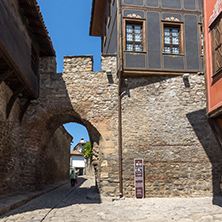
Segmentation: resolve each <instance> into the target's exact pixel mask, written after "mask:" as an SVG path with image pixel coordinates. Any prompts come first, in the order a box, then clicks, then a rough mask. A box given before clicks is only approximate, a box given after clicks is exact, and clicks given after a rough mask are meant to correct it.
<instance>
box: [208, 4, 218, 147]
mask: <svg viewBox="0 0 222 222" xmlns="http://www.w3.org/2000/svg"><path fill="white" fill-rule="evenodd" d="M204 29H205V35H204V37H205V52H206V67H205V73H206V82H207V102H208V103H207V115H208V120H209V123H210V125H211V127H212V130H213V132H214V134H215V136H216V138H217V140H218V142H219V143H220V145H222V119H221V113H222V94H221V86H222V81H221V75H222V46H221V45H222V1H220V0H213V1H204Z"/></svg>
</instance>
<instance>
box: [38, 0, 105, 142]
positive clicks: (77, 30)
mask: <svg viewBox="0 0 222 222" xmlns="http://www.w3.org/2000/svg"><path fill="white" fill-rule="evenodd" d="M37 2H38V4H39V6H40V11H41V13H42V16H43V19H44V22H45V25H46V27H47V29H48V31H49V36H50V37H51V40H52V43H53V46H54V48H55V51H56V57H57V59H56V61H57V72H59V73H60V72H62V71H63V57H64V56H67V55H93V57H94V71H99V70H100V56H101V43H100V38H99V37H92V36H89V25H90V16H91V6H92V0H78V1H77V0H37ZM65 128H66V129H67V130H68V132H69V133H70V134H71V135H72V136H73V137H74V141H73V146H75V145H76V144H77V143H78V142H80V139H81V137H83V138H84V139H85V141H89V136H88V132H87V130H86V128H85V127H84V126H81V125H79V124H74V123H69V124H65Z"/></svg>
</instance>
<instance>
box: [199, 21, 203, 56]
mask: <svg viewBox="0 0 222 222" xmlns="http://www.w3.org/2000/svg"><path fill="white" fill-rule="evenodd" d="M202 34H203V25H202V24H199V39H200V55H202V56H203V55H204V36H202ZM202 40H203V41H202Z"/></svg>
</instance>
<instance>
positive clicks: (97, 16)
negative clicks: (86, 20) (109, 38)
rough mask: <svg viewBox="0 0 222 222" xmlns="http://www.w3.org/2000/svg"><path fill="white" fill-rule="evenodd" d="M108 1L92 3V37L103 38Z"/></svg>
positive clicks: (90, 33) (90, 31)
mask: <svg viewBox="0 0 222 222" xmlns="http://www.w3.org/2000/svg"><path fill="white" fill-rule="evenodd" d="M106 2H107V0H103V1H99V0H93V1H92V10H91V19H90V29H89V35H90V36H102V25H103V18H104V14H105V8H106Z"/></svg>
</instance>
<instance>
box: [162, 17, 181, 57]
mask: <svg viewBox="0 0 222 222" xmlns="http://www.w3.org/2000/svg"><path fill="white" fill-rule="evenodd" d="M165 27H168V28H170V30H171V31H170V32H171V34H170V38H171V44H165V41H164V34H165V33H164V29H165ZM172 29H177V30H179V46H178V45H174V44H172ZM162 45H163V47H162V48H163V53H165V54H172V55H181V54H183V53H184V49H183V23H182V22H171V21H170V22H169V21H162ZM165 46H168V47H170V53H168V52H165ZM177 46H178V48H179V54H176V53H173V52H172V48H173V47H177Z"/></svg>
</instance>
